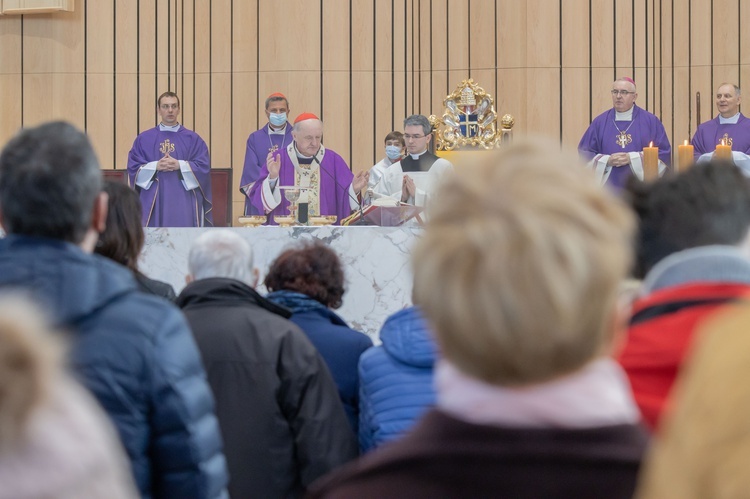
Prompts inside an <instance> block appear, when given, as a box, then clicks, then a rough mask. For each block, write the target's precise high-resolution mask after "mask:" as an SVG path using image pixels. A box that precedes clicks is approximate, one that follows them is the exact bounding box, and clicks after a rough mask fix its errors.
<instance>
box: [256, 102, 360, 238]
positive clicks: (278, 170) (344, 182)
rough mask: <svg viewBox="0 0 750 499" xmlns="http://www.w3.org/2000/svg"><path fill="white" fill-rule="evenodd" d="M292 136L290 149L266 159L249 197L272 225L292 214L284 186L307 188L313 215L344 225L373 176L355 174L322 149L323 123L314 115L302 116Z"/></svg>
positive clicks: (296, 121)
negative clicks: (342, 221) (330, 216)
mask: <svg viewBox="0 0 750 499" xmlns="http://www.w3.org/2000/svg"><path fill="white" fill-rule="evenodd" d="M292 135H293V138H294V140H293V142H292V143H291V144H289V145H288V146H287V147H286V149H284V150H283V151H275V152H272V153H269V154H268V156H267V157H266V162H265V163H264V165H263V168H261V171H260V176H259V177H258V180H257V181H256V182H255V184H253V186H252V188H251V189H250V193H249V195H248V197H249V198H250V202H251V204H252V206H253V209H254V210H256V212H257V213H263V214H266V215H268V222H267V223H268V224H269V225H276V224H277V222H276V221H275V220H274V217H275V216H277V215H289V214H290V211H289V204H290V203H289V201H287V199H286V197H285V196H284V194H283V193H282V192H280V191H281V189H280V187H283V186H307V187H309V188H310V190H309V191H308V192H303V194H302V195H303V196H305V198H306V200H307V201H308V204H309V213H310V215H311V216H314V215H336V216H337V217H338V220H337V222H336V223H337V224H338V223H340V221H341V220H342V219H343V218H345V217H347V216H349V214H351V212H352V210H354V209H357V208H358V207H359V201H358V199H359V198H358V194H359V192H360V191H361V190H362V189H363V188H364V187H365V186H366V185H367V182H368V179H369V174H368V173H367V172H360V173H358V174H357V175H356V176H355V175H353V174H352V172H351V170H350V169H349V167H348V166H347V164H346V162H345V161H344V159H343V158H342V157H341V156H339V155H338V154H337V153H335V152H334V151H332V150H330V149H326V148H324V147H323V146H322V144H321V139H322V137H323V123H322V122H321V121H320V120H319V119H318V118H317V116H315V115H314V114H311V113H303V114H301V115H299V116H298V117H297V119H295V120H294V128H293V130H292ZM304 184H307V185H304ZM304 200H305V199H301V200H300V201H301V202H302V201H304Z"/></svg>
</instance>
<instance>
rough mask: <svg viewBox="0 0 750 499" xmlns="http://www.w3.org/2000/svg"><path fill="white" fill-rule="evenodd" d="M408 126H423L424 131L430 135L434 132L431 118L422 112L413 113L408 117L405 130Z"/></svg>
mask: <svg viewBox="0 0 750 499" xmlns="http://www.w3.org/2000/svg"><path fill="white" fill-rule="evenodd" d="M408 126H420V127H422V131H423V132H424V134H425V135H429V134H431V133H432V125H430V120H428V119H427V116H424V115H422V114H412V115H411V116H409V117H408V118H406V119H405V120H404V130H406V127H408Z"/></svg>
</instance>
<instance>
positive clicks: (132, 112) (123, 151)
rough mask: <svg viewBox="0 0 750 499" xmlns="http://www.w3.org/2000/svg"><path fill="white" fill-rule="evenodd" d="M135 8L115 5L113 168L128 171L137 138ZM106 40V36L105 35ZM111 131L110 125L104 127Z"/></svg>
mask: <svg viewBox="0 0 750 499" xmlns="http://www.w3.org/2000/svg"><path fill="white" fill-rule="evenodd" d="M137 7H138V5H137V3H136V2H133V1H132V0H116V1H115V2H114V13H113V14H114V15H113V22H112V25H113V30H114V32H113V33H112V34H113V38H114V39H115V46H114V61H113V67H114V72H115V74H114V94H115V95H114V109H115V111H114V119H113V120H112V123H111V128H112V134H113V136H114V151H113V158H112V166H113V167H114V168H118V169H124V168H127V159H128V152H129V151H130V148H131V146H132V145H133V140H134V139H135V137H136V135H138V131H139V130H138V104H137V103H138V8H137ZM104 36H106V34H105V35H104ZM105 128H110V125H105Z"/></svg>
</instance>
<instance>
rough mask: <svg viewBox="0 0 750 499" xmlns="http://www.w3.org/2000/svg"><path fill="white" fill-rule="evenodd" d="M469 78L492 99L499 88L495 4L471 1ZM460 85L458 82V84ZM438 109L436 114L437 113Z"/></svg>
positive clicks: (469, 4)
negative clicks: (496, 66)
mask: <svg viewBox="0 0 750 499" xmlns="http://www.w3.org/2000/svg"><path fill="white" fill-rule="evenodd" d="M467 3H468V7H469V9H468V10H469V12H468V14H469V76H471V78H473V79H474V81H475V82H477V83H478V84H479V86H481V87H482V88H484V90H485V91H487V92H488V93H489V94H490V95H492V98H493V99H494V98H495V93H496V92H495V89H496V87H497V82H496V81H495V79H496V76H497V75H496V72H495V56H496V53H497V45H496V43H495V23H496V17H495V6H496V4H495V2H491V1H487V0H469V2H467ZM456 83H458V82H456ZM437 109H439V108H436V112H437ZM440 110H441V111H442V109H440Z"/></svg>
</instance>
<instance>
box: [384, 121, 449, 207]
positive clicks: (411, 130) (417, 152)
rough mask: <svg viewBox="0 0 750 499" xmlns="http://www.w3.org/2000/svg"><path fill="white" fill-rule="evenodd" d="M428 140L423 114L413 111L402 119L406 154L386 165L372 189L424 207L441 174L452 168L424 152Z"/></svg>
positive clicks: (430, 127) (430, 134) (430, 128)
mask: <svg viewBox="0 0 750 499" xmlns="http://www.w3.org/2000/svg"><path fill="white" fill-rule="evenodd" d="M431 139H432V126H430V122H429V120H428V119H427V118H426V117H425V116H422V115H421V114H414V115H412V116H409V117H408V118H406V119H405V120H404V140H405V141H406V152H407V155H406V157H405V158H404V159H402V160H401V161H399V162H398V163H394V164H392V165H391V166H389V167H388V169H387V170H386V171H385V173H384V174H383V179H382V181H381V182H380V185H378V186H376V188H375V189H374V190H375V192H377V193H378V194H384V195H386V196H391V197H393V198H395V199H397V200H399V201H401V202H402V203H407V204H413V205H415V206H425V205H426V204H427V201H428V200H429V198H430V196H431V195H432V193H433V192H434V190H435V187H436V185H437V183H438V181H439V180H440V179H441V177H442V176H443V175H444V174H445V173H446V172H448V171H452V170H453V165H452V164H451V163H450V162H449V161H448V160H446V159H443V158H438V157H437V156H435V155H434V154H432V153H430V152H428V151H427V146H428V144H429V143H430V140H431Z"/></svg>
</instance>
